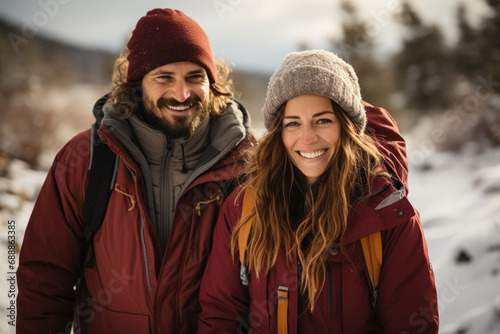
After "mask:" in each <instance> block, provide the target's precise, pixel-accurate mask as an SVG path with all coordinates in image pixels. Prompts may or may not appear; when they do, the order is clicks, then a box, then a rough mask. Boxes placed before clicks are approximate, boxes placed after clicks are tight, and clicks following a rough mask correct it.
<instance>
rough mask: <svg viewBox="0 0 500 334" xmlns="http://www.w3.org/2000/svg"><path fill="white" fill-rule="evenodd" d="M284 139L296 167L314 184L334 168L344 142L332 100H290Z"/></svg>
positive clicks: (316, 97) (308, 97)
mask: <svg viewBox="0 0 500 334" xmlns="http://www.w3.org/2000/svg"><path fill="white" fill-rule="evenodd" d="M281 139H282V141H283V145H284V146H285V149H286V151H287V153H288V156H289V157H290V159H291V160H292V162H293V164H294V165H295V167H297V168H298V169H299V170H300V171H301V172H302V173H303V174H304V175H305V176H306V178H307V183H308V184H309V185H312V184H313V183H314V182H316V181H317V180H318V178H319V177H320V176H321V175H322V174H323V173H324V172H325V171H326V169H327V168H328V166H329V165H330V162H331V160H332V157H333V154H334V153H335V148H336V146H337V143H338V141H339V139H340V124H339V121H338V119H337V116H336V115H335V112H334V110H333V107H332V103H331V101H330V99H328V98H327V97H324V96H319V95H299V96H296V97H294V98H291V99H290V100H288V101H287V102H286V106H285V114H284V116H283V132H282V133H281Z"/></svg>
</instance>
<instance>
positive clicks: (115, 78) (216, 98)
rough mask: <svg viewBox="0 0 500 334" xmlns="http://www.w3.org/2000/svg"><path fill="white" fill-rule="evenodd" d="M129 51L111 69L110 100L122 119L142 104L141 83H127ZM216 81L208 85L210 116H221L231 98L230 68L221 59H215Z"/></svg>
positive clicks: (122, 53) (122, 54)
mask: <svg viewBox="0 0 500 334" xmlns="http://www.w3.org/2000/svg"><path fill="white" fill-rule="evenodd" d="M129 53H130V51H129V50H128V49H127V48H126V47H125V48H124V49H123V50H122V52H121V53H120V56H119V57H118V58H117V59H116V60H115V64H114V67H113V75H112V78H111V79H112V82H113V88H112V89H111V96H110V100H111V101H112V103H113V110H115V111H117V112H118V113H119V114H120V116H122V117H123V118H127V117H130V115H132V113H133V112H134V111H136V110H138V108H139V107H140V105H141V104H142V81H141V80H137V81H133V82H127V72H128V59H127V56H128V54H129ZM216 60H217V61H216V63H215V66H216V70H217V74H216V76H217V79H216V81H217V82H216V83H211V84H210V93H209V96H208V102H207V104H206V105H207V107H208V111H209V113H210V114H211V115H222V114H223V113H224V112H225V111H226V108H227V101H228V99H231V98H233V96H234V94H233V80H232V79H231V72H232V71H231V68H230V67H229V66H228V65H227V64H226V63H225V62H224V61H223V60H221V59H219V58H217V59H216Z"/></svg>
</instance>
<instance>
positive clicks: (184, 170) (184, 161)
mask: <svg viewBox="0 0 500 334" xmlns="http://www.w3.org/2000/svg"><path fill="white" fill-rule="evenodd" d="M181 147H182V173H184V174H186V173H187V172H188V169H187V166H186V159H185V157H184V143H182V144H181Z"/></svg>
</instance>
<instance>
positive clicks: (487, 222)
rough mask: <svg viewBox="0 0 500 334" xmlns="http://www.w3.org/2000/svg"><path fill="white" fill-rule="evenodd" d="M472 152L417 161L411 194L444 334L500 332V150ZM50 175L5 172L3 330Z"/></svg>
mask: <svg viewBox="0 0 500 334" xmlns="http://www.w3.org/2000/svg"><path fill="white" fill-rule="evenodd" d="M473 151H475V149H474V147H470V149H469V150H466V151H465V152H463V153H461V154H452V153H441V152H434V153H432V154H428V155H427V157H426V158H425V159H420V160H419V163H418V164H415V165H410V196H409V198H410V200H411V202H412V203H413V204H414V206H415V207H416V208H417V209H418V210H419V211H420V214H421V218H422V221H423V226H424V231H425V235H426V238H427V242H428V246H429V253H430V257H431V260H432V264H433V267H434V271H435V275H436V284H437V289H438V298H439V309H440V319H441V330H440V333H443V334H448V333H461V334H465V333H470V334H493V333H496V334H498V333H500V149H498V148H497V149H496V150H488V151H484V152H483V153H481V154H477V153H472V152H473ZM409 152H410V153H411V150H410V151H409ZM45 175H46V172H43V171H33V170H29V169H28V168H27V166H26V165H25V164H24V163H22V162H20V161H15V162H13V163H12V164H11V165H10V166H9V168H8V175H7V176H8V177H0V208H1V210H0V221H1V226H0V266H1V273H2V279H1V280H0V308H1V312H0V316H1V319H2V320H1V321H0V333H9V334H10V333H15V329H14V327H12V326H10V325H9V324H8V322H9V321H10V319H9V317H8V316H9V311H8V310H7V308H8V307H9V305H10V302H11V300H13V299H12V298H9V289H10V283H9V281H8V279H9V277H10V276H12V275H11V274H8V272H11V271H12V270H10V269H9V263H8V261H7V260H8V240H7V235H8V226H9V224H8V223H9V221H10V222H11V225H13V223H12V221H15V227H16V229H15V231H16V234H15V238H16V242H17V250H19V248H20V245H21V242H22V239H23V231H24V229H25V227H26V223H27V221H28V219H29V216H30V214H31V210H32V208H33V204H34V200H35V199H36V195H37V193H38V191H39V189H40V187H41V185H42V183H43V181H44V179H45ZM17 263H18V254H17V255H16V264H15V266H17ZM430 307H432V306H430ZM425 311H426V310H416V312H419V314H417V315H415V317H413V318H411V319H410V320H409V321H412V324H413V325H414V328H415V330H416V332H420V331H422V330H424V329H425V326H426V320H425Z"/></svg>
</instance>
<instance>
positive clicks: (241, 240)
mask: <svg viewBox="0 0 500 334" xmlns="http://www.w3.org/2000/svg"><path fill="white" fill-rule="evenodd" d="M252 205H253V193H252V191H251V190H250V189H248V188H247V189H246V190H245V196H244V197H243V209H242V210H241V219H243V217H245V216H246V215H248V214H250V212H251V211H252ZM251 228H252V221H248V222H247V223H246V224H245V225H244V226H243V227H242V228H241V230H240V234H239V235H238V250H239V252H240V263H241V265H244V264H245V256H246V252H247V247H248V236H249V235H250V230H251Z"/></svg>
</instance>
